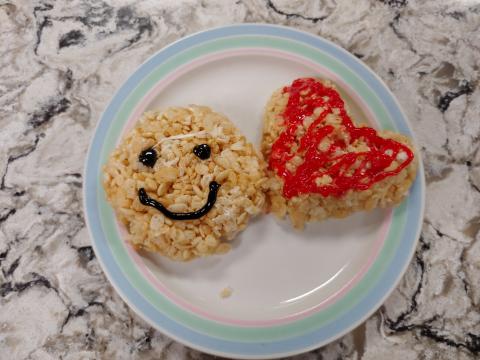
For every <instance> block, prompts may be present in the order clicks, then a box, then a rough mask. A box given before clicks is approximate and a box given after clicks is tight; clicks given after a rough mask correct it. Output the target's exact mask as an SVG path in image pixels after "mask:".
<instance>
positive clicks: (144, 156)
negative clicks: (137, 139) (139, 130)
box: [138, 148, 158, 167]
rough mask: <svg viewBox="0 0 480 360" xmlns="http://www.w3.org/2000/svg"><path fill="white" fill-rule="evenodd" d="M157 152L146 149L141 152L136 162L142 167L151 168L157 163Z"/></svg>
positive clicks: (152, 149)
mask: <svg viewBox="0 0 480 360" xmlns="http://www.w3.org/2000/svg"><path fill="white" fill-rule="evenodd" d="M157 157H158V156H157V152H156V151H155V149H154V148H148V149H146V150H143V151H142V152H141V153H140V155H139V156H138V161H140V162H141V163H142V164H143V165H145V166H148V167H153V165H155V163H156V162H157Z"/></svg>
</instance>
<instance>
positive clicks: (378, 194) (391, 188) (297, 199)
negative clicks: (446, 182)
mask: <svg viewBox="0 0 480 360" xmlns="http://www.w3.org/2000/svg"><path fill="white" fill-rule="evenodd" d="M321 81H322V83H323V84H324V85H326V86H328V87H334V85H333V84H332V83H331V82H329V81H326V80H321ZM288 98H289V93H288V92H284V91H283V88H282V89H279V90H277V91H276V92H274V93H273V95H272V96H271V98H270V100H269V102H268V103H267V105H266V109H265V114H264V119H263V121H264V123H263V137H262V153H263V155H264V158H265V159H267V161H268V159H269V157H270V152H271V148H272V144H273V143H274V142H275V141H276V140H277V138H278V136H279V135H280V134H281V133H282V132H283V130H284V129H285V122H284V118H283V116H282V115H283V113H284V111H285V108H286V106H287V103H288ZM346 110H347V112H348V108H347V106H346ZM321 111H322V109H321V108H317V109H315V111H314V113H313V114H312V116H308V117H306V118H305V119H304V120H303V127H302V126H300V131H298V132H297V134H296V136H297V143H299V141H300V138H301V137H302V136H303V134H304V133H305V131H306V129H307V128H308V126H309V125H310V124H311V123H312V122H313V120H314V118H316V117H317V116H318V115H319V114H320V113H321ZM336 114H337V112H334V113H332V114H329V115H328V116H327V117H326V119H325V125H333V126H334V127H335V132H334V133H333V136H337V137H342V136H345V134H344V133H343V132H342V127H341V126H340V124H341V122H342V120H341V118H340V117H339V116H338V115H336ZM357 126H358V125H357ZM360 126H366V125H360ZM378 134H379V135H380V136H381V137H383V138H391V139H393V140H395V141H397V142H400V143H402V144H404V145H406V146H408V147H409V148H410V149H412V151H413V147H412V144H411V142H410V140H409V138H408V137H406V136H404V135H401V134H397V133H394V132H391V131H387V130H384V131H378ZM320 146H322V144H320ZM365 150H368V147H367V146H366V144H365V142H363V141H361V139H359V140H356V141H355V142H354V143H352V144H350V145H349V146H348V151H350V152H361V151H365ZM404 155H405V153H399V155H398V156H397V159H396V160H395V161H393V162H392V164H391V165H390V167H389V168H387V169H386V170H390V169H395V168H396V167H397V166H398V165H399V164H400V163H401V162H402V161H403V160H405V159H404V158H403V156H404ZM301 163H303V158H302V156H301V154H300V155H298V156H295V157H293V158H292V159H291V160H290V161H289V163H287V169H288V170H289V171H292V172H294V171H295V168H296V167H297V166H298V165H299V164H301ZM416 169H417V161H416V156H415V158H414V160H413V161H412V162H411V163H410V164H409V165H408V166H407V167H405V168H404V169H403V170H402V171H401V172H400V173H399V174H397V175H395V176H391V177H387V178H385V179H383V180H381V181H379V182H377V183H374V184H373V185H372V186H371V187H370V188H369V189H367V190H362V191H358V190H348V191H347V192H346V193H345V194H344V195H342V196H340V197H334V196H332V195H330V196H323V195H320V194H302V195H299V196H294V197H292V198H290V199H287V198H285V197H284V196H283V195H282V190H283V179H282V178H281V177H279V176H278V175H277V174H276V173H274V171H272V170H268V172H269V177H270V180H269V183H268V188H269V189H268V191H267V202H268V204H269V205H268V206H269V210H270V211H271V212H273V213H274V214H275V215H276V216H277V217H279V218H284V217H285V216H288V217H290V219H291V221H292V224H293V226H294V227H295V228H297V229H302V228H303V227H304V225H305V223H307V222H311V221H320V220H324V219H327V218H344V217H346V216H348V215H350V214H351V213H353V212H356V211H361V210H372V209H374V208H376V207H381V208H384V207H389V206H392V205H396V204H399V203H400V202H401V201H402V200H403V199H404V197H405V196H406V195H407V194H408V190H409V188H410V186H411V185H412V183H413V181H414V180H415V176H416ZM331 181H332V179H330V178H329V177H328V176H324V177H321V178H317V179H316V184H317V185H318V186H320V185H322V184H328V183H329V182H331Z"/></svg>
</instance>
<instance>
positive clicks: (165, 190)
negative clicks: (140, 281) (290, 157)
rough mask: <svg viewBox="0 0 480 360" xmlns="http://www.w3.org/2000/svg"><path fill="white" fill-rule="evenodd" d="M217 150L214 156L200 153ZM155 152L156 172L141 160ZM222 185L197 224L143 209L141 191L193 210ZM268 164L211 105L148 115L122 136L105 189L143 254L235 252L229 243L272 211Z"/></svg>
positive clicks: (177, 256)
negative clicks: (201, 148)
mask: <svg viewBox="0 0 480 360" xmlns="http://www.w3.org/2000/svg"><path fill="white" fill-rule="evenodd" d="M199 144H208V145H209V146H210V148H211V156H210V158H209V159H206V160H201V159H199V158H198V157H197V156H195V154H194V153H193V148H194V147H195V146H196V145H199ZM150 147H154V149H155V150H156V151H157V153H158V159H157V161H156V163H155V165H154V166H153V168H150V167H147V166H145V165H143V164H142V163H140V161H139V154H140V153H141V152H142V151H143V150H145V149H148V148H150ZM211 181H216V182H218V183H219V184H220V188H219V191H218V194H217V200H216V203H215V205H214V206H213V208H212V209H211V210H210V211H209V212H208V213H207V214H206V215H205V216H203V217H201V218H200V219H196V220H171V219H169V218H168V217H166V216H164V215H163V214H162V213H161V212H159V211H158V210H156V209H155V208H152V207H149V206H144V205H142V204H141V203H140V201H139V198H138V190H139V189H140V188H144V189H145V190H146V192H147V194H148V195H149V196H150V197H151V198H153V199H155V200H157V201H159V202H160V203H162V205H164V206H165V207H166V208H167V209H168V210H170V211H172V212H192V211H196V210H198V209H200V208H201V207H202V206H204V205H205V202H206V199H207V196H208V192H209V184H210V182H211ZM266 181H267V179H266V177H265V165H264V163H263V161H262V160H261V158H260V157H259V156H258V155H257V154H256V152H255V150H254V148H253V146H252V144H250V143H248V142H247V141H246V139H245V137H244V136H242V135H241V134H240V133H239V131H238V130H237V129H236V128H235V126H234V125H233V124H232V123H231V122H230V121H229V120H228V119H227V118H226V117H225V116H223V115H220V114H218V113H215V112H213V111H212V110H211V109H209V108H208V107H203V106H190V107H188V108H169V109H167V110H165V111H163V112H148V113H145V114H144V115H143V117H142V118H141V119H140V121H139V122H138V123H137V124H136V126H135V127H134V128H133V129H132V130H131V131H129V132H128V133H127V134H126V136H125V137H124V138H123V140H122V142H121V143H120V145H119V146H118V147H117V148H116V149H115V150H114V151H113V153H112V154H111V155H110V157H109V159H108V162H107V164H106V165H105V166H104V182H103V185H104V189H105V192H106V196H107V199H108V201H109V202H110V204H111V205H112V207H113V208H114V210H115V213H116V215H117V217H118V219H119V220H120V221H121V222H122V223H123V224H124V225H125V227H126V228H127V230H128V234H129V235H128V241H129V242H130V243H131V244H132V245H133V246H134V247H135V248H136V249H145V250H148V251H153V252H158V253H161V254H163V255H165V256H167V257H169V258H171V259H174V260H180V261H186V260H190V259H192V258H195V257H199V256H205V255H210V254H222V253H225V252H227V251H229V249H230V247H231V246H230V243H229V241H230V240H231V239H232V238H233V237H234V236H235V235H236V234H237V233H238V232H239V231H240V230H242V229H244V228H245V227H246V226H247V223H248V221H249V219H250V218H251V217H252V216H255V215H257V214H259V213H261V212H262V211H263V210H264V206H265V194H264V188H265V187H266Z"/></svg>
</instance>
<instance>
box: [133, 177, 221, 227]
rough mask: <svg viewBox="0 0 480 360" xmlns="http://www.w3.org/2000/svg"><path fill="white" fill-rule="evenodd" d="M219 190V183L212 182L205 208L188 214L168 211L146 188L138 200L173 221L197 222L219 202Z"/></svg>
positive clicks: (140, 193) (141, 190)
mask: <svg viewBox="0 0 480 360" xmlns="http://www.w3.org/2000/svg"><path fill="white" fill-rule="evenodd" d="M219 188H220V184H219V183H217V182H216V181H212V182H211V183H210V185H209V191H208V198H207V202H206V203H205V205H203V207H201V208H200V209H198V210H197V211H192V212H186V213H178V212H172V211H170V210H168V209H167V208H166V207H165V206H163V205H162V204H161V203H159V202H158V201H157V200H154V199H152V198H151V197H149V196H148V195H147V192H146V191H145V189H144V188H140V189H139V190H138V199H139V200H140V203H142V204H143V205H145V206H151V207H153V208H155V209H157V210H158V211H160V212H161V213H162V214H163V215H165V216H166V217H168V218H170V219H172V220H195V219H200V218H201V217H202V216H204V215H206V214H207V213H208V212H209V211H210V210H211V209H212V208H213V205H215V201H216V200H217V193H218V189H219Z"/></svg>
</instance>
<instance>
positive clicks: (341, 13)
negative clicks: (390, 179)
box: [0, 0, 480, 360]
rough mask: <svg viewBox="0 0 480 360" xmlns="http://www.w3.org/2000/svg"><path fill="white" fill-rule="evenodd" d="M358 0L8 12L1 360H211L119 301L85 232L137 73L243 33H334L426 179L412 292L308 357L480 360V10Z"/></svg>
mask: <svg viewBox="0 0 480 360" xmlns="http://www.w3.org/2000/svg"><path fill="white" fill-rule="evenodd" d="M354 3H355V5H352V4H353V2H352V1H350V0H317V1H299V0H292V1H289V0H237V1H234V0H225V1H222V0H203V1H201V0H163V1H160V0H159V1H154V0H143V1H133V0H128V1H127V0H117V1H113V0H105V1H101V0H58V1H50V0H42V1H37V0H36V1H34V0H14V1H5V0H0V51H1V57H0V65H1V66H0V270H1V272H0V358H2V359H4V358H5V359H7V358H8V359H176V358H189V359H207V358H209V356H208V355H204V354H201V353H199V352H197V351H194V350H190V349H187V348H185V347H184V346H182V345H180V344H178V343H176V342H174V341H172V340H170V339H169V338H167V337H165V336H163V335H162V334H160V333H159V332H157V331H155V330H154V329H152V328H151V327H149V326H148V324H146V323H145V322H144V321H142V320H141V319H139V318H138V317H137V316H136V315H135V314H134V313H133V312H132V311H131V310H130V309H129V308H128V307H127V306H126V305H125V304H124V303H123V302H122V301H121V299H120V298H119V297H118V296H117V295H116V294H115V292H114V291H113V290H112V288H111V286H110V285H109V283H108V282H107V280H106V278H105V276H104V275H103V273H102V270H101V269H100V267H99V264H98V262H97V260H96V259H95V255H94V253H93V251H92V248H91V247H90V240H89V236H88V234H87V231H86V229H85V224H84V219H83V214H82V207H81V187H82V169H83V162H84V156H85V152H86V149H87V146H88V143H89V140H90V137H91V135H92V131H93V129H94V127H95V124H96V122H97V120H98V118H99V115H100V113H101V111H102V109H103V108H104V106H105V105H106V103H107V101H108V100H109V98H110V96H111V94H112V92H113V91H114V90H115V89H116V88H117V87H118V86H119V85H120V84H121V83H122V82H123V81H124V80H125V78H126V76H127V75H128V74H129V73H130V72H131V71H132V70H134V69H135V68H136V67H137V66H138V65H139V64H140V63H141V62H142V61H143V60H145V59H146V58H147V57H148V56H150V55H151V54H153V53H154V52H156V51H157V50H159V49H161V48H162V47H164V46H165V45H167V44H169V43H171V42H172V41H174V40H176V39H178V38H180V37H182V36H184V35H187V34H189V33H192V32H195V31H199V30H202V29H206V28H209V27H212V26H218V25H225V24H232V23H242V22H262V23H275V24H284V25H289V26H293V27H296V28H299V29H303V30H305V31H308V32H311V33H314V34H319V35H321V36H323V37H325V38H327V39H330V40H332V41H334V42H336V43H337V44H339V45H341V46H343V47H344V48H346V49H348V50H349V51H351V52H352V53H354V54H355V55H356V56H358V57H359V58H361V59H362V60H363V61H365V62H366V63H367V64H368V65H369V66H370V67H371V68H372V69H373V70H374V71H375V72H376V73H377V74H378V75H379V76H380V77H381V78H382V79H383V80H384V81H385V82H386V83H387V84H388V85H389V87H390V88H391V89H392V91H393V92H394V93H395V95H396V96H397V97H398V99H399V101H400V103H401V104H402V105H403V106H404V108H405V110H406V112H407V115H408V117H409V118H410V120H411V122H412V125H413V127H414V130H415V131H416V133H417V135H418V141H419V144H420V145H421V152H422V157H423V159H424V162H425V167H426V176H427V182H428V190H427V206H426V218H425V224H424V227H423V233H422V237H421V239H420V244H419V246H418V249H417V252H416V255H415V257H414V260H413V262H412V264H411V265H410V267H409V269H408V271H407V274H406V276H405V277H404V279H403V281H402V283H401V285H400V286H399V287H398V288H397V289H396V290H395V291H394V293H393V294H392V295H391V296H390V297H389V298H388V300H387V301H386V303H385V304H384V306H382V308H381V309H380V310H379V311H378V312H377V313H376V314H374V315H373V316H372V317H371V318H370V319H369V320H368V321H367V322H366V323H364V324H363V325H361V326H360V327H359V328H358V329H356V330H355V331H354V332H352V333H351V334H348V335H346V336H344V337H343V338H341V339H339V340H338V341H336V342H334V343H332V344H330V345H328V346H326V347H324V348H322V349H319V350H317V351H314V352H311V353H308V354H304V355H299V356H297V357H296V359H364V360H373V359H386V358H388V359H392V360H394V359H402V360H406V359H475V358H478V357H480V310H479V309H480V308H479V304H480V287H479V286H478V284H479V283H480V260H479V259H480V232H479V229H480V151H479V144H480V142H479V139H480V96H479V95H480V90H479V65H480V28H479V27H480V0H358V1H355V2H354ZM7 354H8V355H7ZM5 356H6V357H5Z"/></svg>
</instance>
